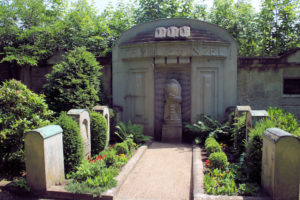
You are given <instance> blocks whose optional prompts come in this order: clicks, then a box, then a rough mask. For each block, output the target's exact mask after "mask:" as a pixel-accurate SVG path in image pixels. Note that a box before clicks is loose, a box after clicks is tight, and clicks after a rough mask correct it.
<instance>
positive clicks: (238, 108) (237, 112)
mask: <svg viewBox="0 0 300 200" xmlns="http://www.w3.org/2000/svg"><path fill="white" fill-rule="evenodd" d="M250 110H251V107H250V106H236V109H235V112H234V116H235V117H240V116H242V114H243V113H245V114H246V113H247V112H249V111H250Z"/></svg>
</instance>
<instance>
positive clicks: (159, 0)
mask: <svg viewBox="0 0 300 200" xmlns="http://www.w3.org/2000/svg"><path fill="white" fill-rule="evenodd" d="M193 1H194V0H139V1H137V2H138V5H139V7H138V8H137V9H136V10H135V14H136V16H135V18H136V23H137V24H142V23H145V22H149V21H154V20H157V19H163V18H171V17H191V16H193V12H192V11H193Z"/></svg>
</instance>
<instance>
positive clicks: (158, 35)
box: [154, 27, 167, 39]
mask: <svg viewBox="0 0 300 200" xmlns="http://www.w3.org/2000/svg"><path fill="white" fill-rule="evenodd" d="M166 36H167V29H166V28H165V27H158V28H156V29H155V34H154V37H155V39H163V38H166Z"/></svg>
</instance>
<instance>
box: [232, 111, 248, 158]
mask: <svg viewBox="0 0 300 200" xmlns="http://www.w3.org/2000/svg"><path fill="white" fill-rule="evenodd" d="M233 126H234V127H233V137H234V140H235V145H236V146H235V148H236V149H235V150H236V152H237V153H238V154H241V153H242V152H244V150H245V146H244V143H245V140H246V115H245V114H243V115H242V116H240V117H238V118H237V119H236V122H235V123H234V124H233Z"/></svg>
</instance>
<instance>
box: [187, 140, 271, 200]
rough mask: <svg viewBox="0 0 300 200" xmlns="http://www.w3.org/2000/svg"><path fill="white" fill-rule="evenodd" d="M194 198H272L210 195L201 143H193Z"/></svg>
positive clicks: (247, 199) (201, 199)
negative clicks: (206, 184) (205, 185)
mask: <svg viewBox="0 0 300 200" xmlns="http://www.w3.org/2000/svg"><path fill="white" fill-rule="evenodd" d="M192 173H193V174H192V176H193V178H192V180H193V188H192V191H193V200H270V198H269V197H251V196H224V195H218V196H216V195H208V194H205V189H204V169H203V162H202V155H201V148H200V147H199V145H193V171H192Z"/></svg>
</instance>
